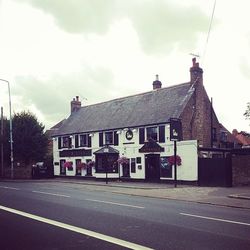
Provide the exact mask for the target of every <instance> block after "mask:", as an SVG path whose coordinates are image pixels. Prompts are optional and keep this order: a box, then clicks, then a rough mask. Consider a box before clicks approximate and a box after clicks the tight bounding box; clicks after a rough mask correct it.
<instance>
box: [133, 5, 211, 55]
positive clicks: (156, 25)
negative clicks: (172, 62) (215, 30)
mask: <svg viewBox="0 0 250 250" xmlns="http://www.w3.org/2000/svg"><path fill="white" fill-rule="evenodd" d="M129 13H131V18H132V20H133V25H134V26H135V29H136V31H137V33H138V36H139V39H140V41H141V44H142V47H143V48H144V50H145V51H147V52H148V53H162V52H163V51H171V50H172V49H173V48H174V47H175V46H178V47H179V48H180V49H190V48H193V47H195V45H196V44H195V42H196V36H197V34H199V33H200V32H206V30H207V28H208V23H209V20H208V17H207V16H206V15H205V14H204V13H202V12H201V10H200V9H198V8H197V7H180V6H179V7H178V8H177V6H174V5H172V4H169V3H168V2H167V1H157V3H156V2H155V1H148V2H147V4H145V5H143V6H137V7H135V8H133V9H131V10H130V12H129Z"/></svg>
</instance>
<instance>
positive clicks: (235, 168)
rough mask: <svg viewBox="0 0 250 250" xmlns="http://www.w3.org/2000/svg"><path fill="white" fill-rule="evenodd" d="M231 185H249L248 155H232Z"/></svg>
mask: <svg viewBox="0 0 250 250" xmlns="http://www.w3.org/2000/svg"><path fill="white" fill-rule="evenodd" d="M232 179H233V186H240V185H250V155H235V156H233V157H232Z"/></svg>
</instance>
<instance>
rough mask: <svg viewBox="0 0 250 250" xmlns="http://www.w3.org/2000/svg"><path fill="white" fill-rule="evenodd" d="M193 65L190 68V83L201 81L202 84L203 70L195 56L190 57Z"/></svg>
mask: <svg viewBox="0 0 250 250" xmlns="http://www.w3.org/2000/svg"><path fill="white" fill-rule="evenodd" d="M192 62H193V66H192V67H191V68H190V82H191V84H197V83H199V82H200V83H201V84H203V70H202V68H200V66H199V63H198V62H196V58H195V57H194V58H193V59H192Z"/></svg>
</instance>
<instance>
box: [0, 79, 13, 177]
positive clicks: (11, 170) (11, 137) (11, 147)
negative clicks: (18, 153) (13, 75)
mask: <svg viewBox="0 0 250 250" xmlns="http://www.w3.org/2000/svg"><path fill="white" fill-rule="evenodd" d="M0 81H2V82H5V83H7V84H8V92H9V109H10V176H11V179H14V157H13V135H12V114H11V95H10V83H9V81H7V80H4V79H0Z"/></svg>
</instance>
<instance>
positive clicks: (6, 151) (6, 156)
mask: <svg viewBox="0 0 250 250" xmlns="http://www.w3.org/2000/svg"><path fill="white" fill-rule="evenodd" d="M9 124H10V123H9V120H7V119H6V118H5V117H4V118H3V136H1V135H0V144H1V146H3V163H4V166H9V165H10V132H9V131H10V130H9V126H10V125H9ZM1 129H2V122H1V123H0V131H1ZM1 157H2V155H0V159H1Z"/></svg>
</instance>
